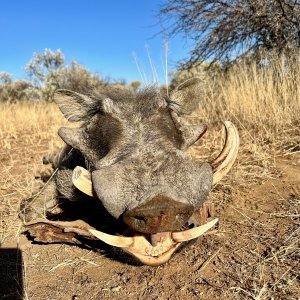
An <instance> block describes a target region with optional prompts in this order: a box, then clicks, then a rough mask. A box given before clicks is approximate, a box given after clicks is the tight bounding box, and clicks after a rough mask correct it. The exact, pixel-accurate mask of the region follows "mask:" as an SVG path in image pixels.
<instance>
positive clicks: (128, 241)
mask: <svg viewBox="0 0 300 300" xmlns="http://www.w3.org/2000/svg"><path fill="white" fill-rule="evenodd" d="M89 232H90V233H91V234H93V235H94V236H95V237H96V238H98V239H99V240H101V241H102V242H104V243H106V244H108V245H111V246H114V247H120V248H128V247H130V246H131V245H132V244H133V238H132V237H127V236H117V235H111V234H108V233H104V232H102V231H99V230H95V229H90V230H89Z"/></svg>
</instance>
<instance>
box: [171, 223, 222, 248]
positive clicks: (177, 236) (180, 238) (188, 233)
mask: <svg viewBox="0 0 300 300" xmlns="http://www.w3.org/2000/svg"><path fill="white" fill-rule="evenodd" d="M217 222H218V218H216V219H213V220H212V221H210V222H208V223H206V224H204V225H201V226H198V227H195V228H192V229H188V230H185V231H180V232H173V233H172V239H173V241H174V242H176V243H182V242H186V241H189V240H192V239H195V238H197V237H199V236H201V235H203V234H204V233H205V232H206V231H207V230H209V229H210V228H212V227H213V226H214V225H215V224H216V223H217Z"/></svg>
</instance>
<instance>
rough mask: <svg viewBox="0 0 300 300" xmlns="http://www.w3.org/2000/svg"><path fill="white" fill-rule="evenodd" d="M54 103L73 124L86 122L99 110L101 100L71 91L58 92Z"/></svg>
mask: <svg viewBox="0 0 300 300" xmlns="http://www.w3.org/2000/svg"><path fill="white" fill-rule="evenodd" d="M54 101H55V102H56V104H57V105H58V107H59V109H60V110H61V112H62V113H63V115H64V116H65V118H66V119H68V120H69V121H71V122H78V121H82V120H85V119H86V118H87V117H88V116H91V115H94V114H95V113H96V112H97V111H98V110H99V102H100V101H99V100H97V99H94V98H91V97H89V96H86V95H83V94H80V93H77V92H73V91H70V90H57V91H56V92H55V94H54Z"/></svg>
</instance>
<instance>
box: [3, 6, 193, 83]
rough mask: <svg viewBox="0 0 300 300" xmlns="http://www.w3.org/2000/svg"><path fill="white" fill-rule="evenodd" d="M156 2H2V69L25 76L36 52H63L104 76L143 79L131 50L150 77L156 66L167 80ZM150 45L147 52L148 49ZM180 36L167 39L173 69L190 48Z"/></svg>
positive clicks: (17, 75) (149, 77)
mask: <svg viewBox="0 0 300 300" xmlns="http://www.w3.org/2000/svg"><path fill="white" fill-rule="evenodd" d="M162 2H164V1H158V0H144V1H142V0H132V1H130V0H127V1H126V0H123V1H122V0H115V1H96V0H86V1H83V0H81V1H79V0H72V1H71V0H60V1H58V0H44V1H38V0H35V1H34V0H26V1H21V0H20V1H7V0H2V1H1V5H0V40H1V46H0V71H6V72H9V73H11V74H12V75H13V77H14V78H15V79H20V78H25V77H26V76H25V73H24V67H25V65H26V64H27V63H28V62H29V60H30V59H31V58H32V55H33V53H34V52H42V51H43V50H44V49H45V48H48V49H51V50H56V49H61V51H62V52H63V53H64V55H65V57H66V61H67V62H70V61H71V60H76V61H77V62H78V63H80V64H82V65H84V66H86V67H87V68H88V69H89V70H90V71H91V72H96V71H98V72H99V73H100V74H101V76H102V77H106V76H109V77H111V78H114V79H125V80H126V81H127V82H130V81H132V80H135V79H137V80H142V78H141V76H140V74H139V72H138V68H137V66H136V63H135V61H134V58H133V52H134V53H135V54H136V56H137V59H138V61H139V65H140V66H141V67H142V68H144V70H145V73H146V75H147V78H148V79H149V80H151V79H152V71H151V66H150V63H149V59H148V53H149V55H150V57H151V61H152V63H153V64H154V65H155V67H156V69H157V74H158V77H159V82H160V84H163V83H164V82H165V80H164V76H165V75H164V74H165V73H164V68H163V66H162V65H163V63H162V61H164V56H165V54H164V47H163V43H164V37H163V36H162V35H156V34H157V33H159V32H160V30H161V27H160V25H159V24H158V19H157V12H158V9H159V5H160V3H162ZM147 47H148V51H147V50H146V48H147ZM185 48H186V45H185V43H184V40H183V39H181V38H180V37H178V38H176V39H172V40H170V41H169V54H168V60H169V62H170V63H169V70H170V69H172V68H174V63H175V62H176V61H178V60H179V59H182V58H184V57H185V56H186V55H187V53H188V50H187V49H185Z"/></svg>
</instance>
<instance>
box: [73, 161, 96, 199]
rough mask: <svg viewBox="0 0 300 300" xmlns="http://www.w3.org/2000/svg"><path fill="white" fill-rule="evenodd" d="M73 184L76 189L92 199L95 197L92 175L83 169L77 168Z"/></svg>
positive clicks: (74, 172) (74, 171)
mask: <svg viewBox="0 0 300 300" xmlns="http://www.w3.org/2000/svg"><path fill="white" fill-rule="evenodd" d="M72 182H73V184H74V185H75V187H76V188H77V189H78V190H80V191H81V192H83V193H84V194H87V195H88V196H90V197H94V194H93V187H92V180H91V173H90V172H89V171H88V170H86V169H85V168H83V167H79V166H77V167H75V169H74V170H73V174H72Z"/></svg>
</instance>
